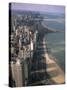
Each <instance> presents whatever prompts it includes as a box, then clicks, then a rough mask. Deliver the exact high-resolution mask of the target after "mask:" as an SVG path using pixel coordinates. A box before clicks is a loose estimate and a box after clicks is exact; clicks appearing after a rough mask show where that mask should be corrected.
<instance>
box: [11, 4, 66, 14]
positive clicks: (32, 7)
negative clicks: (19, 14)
mask: <svg viewBox="0 0 67 90" xmlns="http://www.w3.org/2000/svg"><path fill="white" fill-rule="evenodd" d="M12 10H25V11H27V10H29V11H43V12H53V13H64V12H65V6H59V5H45V4H41V5H40V4H24V3H12Z"/></svg>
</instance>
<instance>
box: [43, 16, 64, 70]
mask: <svg viewBox="0 0 67 90" xmlns="http://www.w3.org/2000/svg"><path fill="white" fill-rule="evenodd" d="M51 18H52V17H51ZM48 19H50V18H49V17H48ZM53 19H55V18H53ZM43 23H44V25H45V23H46V24H47V26H48V27H50V28H53V29H58V30H65V26H64V25H65V23H64V22H62V23H59V22H56V21H49V20H48V21H47V20H46V22H45V21H44V22H43ZM45 38H46V42H47V47H48V48H49V49H48V50H49V53H50V54H51V55H52V56H53V57H55V58H56V62H57V64H58V65H59V66H60V67H61V68H62V70H63V71H65V32H56V33H48V34H46V36H45Z"/></svg>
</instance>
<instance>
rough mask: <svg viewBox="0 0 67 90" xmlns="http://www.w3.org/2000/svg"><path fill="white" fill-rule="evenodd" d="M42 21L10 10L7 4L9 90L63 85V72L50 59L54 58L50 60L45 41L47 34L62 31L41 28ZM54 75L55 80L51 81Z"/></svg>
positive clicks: (37, 15) (36, 14) (35, 14)
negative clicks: (12, 89)
mask: <svg viewBox="0 0 67 90" xmlns="http://www.w3.org/2000/svg"><path fill="white" fill-rule="evenodd" d="M43 20H44V17H43V15H42V14H41V13H39V12H36V11H21V10H11V3H10V4H9V86H10V87H22V86H37V85H52V84H64V83H65V81H64V73H63V72H62V70H61V69H60V67H59V66H58V65H57V63H56V62H55V61H54V60H53V59H55V58H53V57H51V56H50V57H49V49H50V48H48V45H47V42H46V38H45V35H46V34H48V33H60V32H61V33H63V32H64V31H62V30H61V31H59V30H56V29H52V28H49V27H48V26H44V25H43V23H42V22H43ZM44 38H45V39H44ZM50 64H51V65H52V68H51V65H50ZM51 70H54V73H52V72H50V71H51ZM53 75H56V77H55V76H54V78H52V77H53ZM58 75H59V76H58ZM60 78H62V79H61V80H60Z"/></svg>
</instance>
